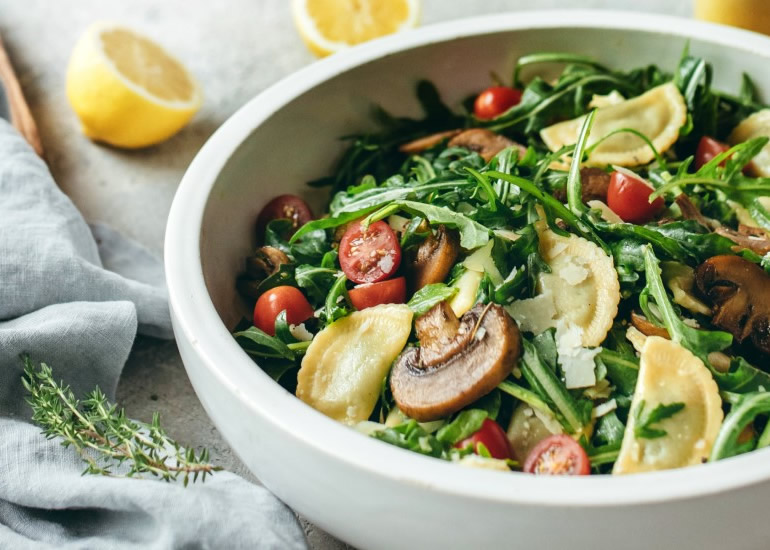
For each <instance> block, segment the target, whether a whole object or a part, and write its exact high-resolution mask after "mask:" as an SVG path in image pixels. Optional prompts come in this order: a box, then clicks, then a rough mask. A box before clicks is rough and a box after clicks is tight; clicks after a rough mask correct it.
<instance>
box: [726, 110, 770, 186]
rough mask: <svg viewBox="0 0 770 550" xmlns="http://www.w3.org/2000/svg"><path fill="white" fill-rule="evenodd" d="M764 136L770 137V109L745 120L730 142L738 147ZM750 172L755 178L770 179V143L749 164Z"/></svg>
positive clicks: (734, 131) (734, 132)
mask: <svg viewBox="0 0 770 550" xmlns="http://www.w3.org/2000/svg"><path fill="white" fill-rule="evenodd" d="M762 136H768V137H770V109H762V110H761V111H757V112H756V113H754V114H753V115H750V116H748V117H747V118H745V119H743V120H742V121H741V123H740V124H738V126H736V127H735V129H734V130H733V131H732V132H731V133H730V137H729V138H728V141H729V142H730V144H731V145H736V144H738V143H742V142H744V141H748V140H750V139H751V138H755V137H762ZM749 170H751V171H752V173H753V175H755V176H761V177H763V178H768V177H770V143H768V144H767V145H765V146H764V147H763V148H762V150H761V151H760V152H759V154H757V156H755V157H754V158H753V159H752V161H751V162H750V163H749Z"/></svg>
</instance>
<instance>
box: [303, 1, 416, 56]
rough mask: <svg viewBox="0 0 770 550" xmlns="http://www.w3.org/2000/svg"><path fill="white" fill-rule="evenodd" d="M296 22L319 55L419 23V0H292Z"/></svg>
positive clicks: (308, 44) (308, 42) (304, 37)
mask: <svg viewBox="0 0 770 550" xmlns="http://www.w3.org/2000/svg"><path fill="white" fill-rule="evenodd" d="M292 12H293V15H294V23H295V24H296V26H297V30H298V31H299V34H300V35H301V36H302V39H303V40H304V41H305V44H307V47H308V48H310V50H311V51H312V52H313V53H315V54H316V55H319V56H324V55H329V54H332V53H334V52H338V51H340V50H342V49H344V48H347V47H350V46H354V45H355V44H360V43H361V42H366V41H367V40H371V39H372V38H377V37H380V36H385V35H387V34H392V33H394V32H398V31H401V30H404V29H409V28H412V27H414V26H415V25H417V20H418V18H419V14H420V3H419V0H292Z"/></svg>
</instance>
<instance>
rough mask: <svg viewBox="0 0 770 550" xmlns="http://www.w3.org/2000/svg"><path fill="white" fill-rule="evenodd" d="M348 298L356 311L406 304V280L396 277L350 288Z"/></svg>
mask: <svg viewBox="0 0 770 550" xmlns="http://www.w3.org/2000/svg"><path fill="white" fill-rule="evenodd" d="M348 296H350V301H351V302H353V305H354V306H355V308H356V309H358V310H362V309H366V308H368V307H373V306H378V305H380V304H403V303H404V302H406V279H404V278H403V277H396V278H395V279H390V280H388V281H380V282H379V283H368V284H363V285H359V286H357V287H355V288H352V289H351V290H350V291H349V292H348Z"/></svg>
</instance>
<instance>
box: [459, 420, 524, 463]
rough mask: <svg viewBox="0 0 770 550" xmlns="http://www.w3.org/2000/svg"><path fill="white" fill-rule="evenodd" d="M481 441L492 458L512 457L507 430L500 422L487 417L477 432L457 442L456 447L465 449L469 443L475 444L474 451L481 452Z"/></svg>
mask: <svg viewBox="0 0 770 550" xmlns="http://www.w3.org/2000/svg"><path fill="white" fill-rule="evenodd" d="M479 443H481V444H482V445H484V446H485V447H486V448H487V450H488V451H489V454H491V455H492V458H499V459H500V460H504V459H506V458H512V456H511V444H510V443H509V442H508V436H506V435H505V431H503V429H502V428H501V427H500V424H498V423H497V422H495V421H494V420H491V419H489V418H486V419H485V420H484V423H483V424H481V428H479V430H478V431H477V432H476V433H474V434H473V435H472V436H470V437H468V438H466V439H463V440H462V441H460V442H459V443H456V444H455V447H457V448H458V449H464V448H465V447H467V446H468V445H473V452H474V453H476V454H479V451H478V444H479Z"/></svg>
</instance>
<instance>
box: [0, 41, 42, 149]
mask: <svg viewBox="0 0 770 550" xmlns="http://www.w3.org/2000/svg"><path fill="white" fill-rule="evenodd" d="M0 81H2V83H3V87H4V88H5V92H6V95H7V96H8V103H9V105H10V108H11V124H13V125H14V126H15V127H16V129H17V130H18V131H19V133H20V134H21V135H23V136H24V138H25V139H26V140H27V141H28V142H29V144H30V145H31V146H32V148H33V149H34V150H35V152H36V153H37V154H38V155H40V156H41V157H42V156H43V143H42V142H41V141H40V134H39V133H38V131H37V124H35V119H34V118H32V113H31V112H30V110H29V105H27V101H26V100H25V99H24V92H22V90H21V85H20V84H19V79H18V78H16V73H15V72H14V70H13V65H11V60H10V58H9V57H8V53H7V52H6V51H5V47H4V46H3V40H2V38H0Z"/></svg>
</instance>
